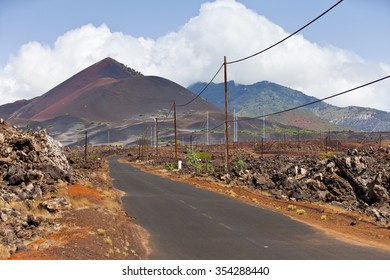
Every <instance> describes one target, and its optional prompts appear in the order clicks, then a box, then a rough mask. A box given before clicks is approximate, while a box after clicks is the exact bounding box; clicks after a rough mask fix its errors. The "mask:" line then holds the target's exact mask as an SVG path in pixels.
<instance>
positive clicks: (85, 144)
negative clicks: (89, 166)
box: [84, 130, 88, 161]
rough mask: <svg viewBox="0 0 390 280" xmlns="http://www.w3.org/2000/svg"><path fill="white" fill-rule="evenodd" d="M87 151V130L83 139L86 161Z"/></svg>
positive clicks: (85, 158)
mask: <svg viewBox="0 0 390 280" xmlns="http://www.w3.org/2000/svg"><path fill="white" fill-rule="evenodd" d="M87 153H88V131H87V130H86V131H85V140H84V160H85V161H87Z"/></svg>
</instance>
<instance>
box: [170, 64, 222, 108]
mask: <svg viewBox="0 0 390 280" xmlns="http://www.w3.org/2000/svg"><path fill="white" fill-rule="evenodd" d="M222 67H223V64H222V65H221V66H220V67H219V69H218V71H217V72H216V73H215V74H214V76H213V78H212V79H211V80H210V82H209V83H208V84H207V85H206V86H205V87H204V88H203V89H202V90H201V91H200V92H199V93H198V94H197V95H196V96H195V97H194V98H193V99H191V100H190V101H188V102H187V103H184V104H180V105H176V106H177V107H184V106H187V105H188V104H190V103H192V102H194V101H195V100H196V99H198V98H199V97H200V96H201V95H202V93H203V92H205V90H206V89H207V88H208V87H209V86H210V85H211V83H212V82H213V81H214V79H215V78H216V77H217V75H218V74H219V72H220V71H221V69H222Z"/></svg>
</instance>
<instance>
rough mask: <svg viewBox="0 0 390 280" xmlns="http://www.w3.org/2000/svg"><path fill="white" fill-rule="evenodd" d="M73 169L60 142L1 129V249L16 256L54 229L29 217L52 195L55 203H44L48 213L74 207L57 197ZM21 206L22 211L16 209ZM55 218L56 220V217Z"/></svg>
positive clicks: (5, 126) (38, 134)
mask: <svg viewBox="0 0 390 280" xmlns="http://www.w3.org/2000/svg"><path fill="white" fill-rule="evenodd" d="M70 172H71V170H70V167H69V164H68V162H67V160H66V157H65V155H64V153H63V152H62V148H61V145H60V143H59V142H57V141H55V140H53V138H51V137H50V136H48V135H47V134H46V132H45V131H39V132H34V133H23V132H21V131H19V130H18V129H17V128H16V127H13V126H11V125H9V124H7V123H4V122H1V125H0V204H1V206H2V208H0V249H1V248H5V250H6V251H8V252H10V253H13V252H15V251H16V250H18V249H17V248H19V249H21V248H23V244H24V242H26V241H29V240H31V239H32V238H34V237H37V236H40V235H41V234H42V233H43V232H46V231H47V230H49V228H51V226H50V222H49V221H50V220H51V219H52V218H50V217H48V218H45V219H41V218H37V217H35V216H33V215H31V214H30V215H29V213H31V212H29V211H30V210H34V209H33V208H34V207H36V205H37V204H38V203H36V201H35V200H36V199H42V197H43V195H45V194H49V195H50V196H51V197H53V199H51V200H49V201H46V203H43V205H45V206H44V207H46V209H48V211H52V212H55V211H62V210H66V209H69V207H71V205H70V203H69V202H67V201H66V200H64V199H61V198H55V197H56V195H57V194H56V192H57V188H56V184H57V183H58V182H60V181H67V180H69V179H70V175H71V174H70ZM13 203H17V204H18V205H20V206H21V208H20V209H21V210H20V211H18V210H15V209H12V207H11V206H10V205H13ZM53 218H54V217H53Z"/></svg>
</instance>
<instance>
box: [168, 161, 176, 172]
mask: <svg viewBox="0 0 390 280" xmlns="http://www.w3.org/2000/svg"><path fill="white" fill-rule="evenodd" d="M165 169H166V170H168V171H173V170H175V169H177V164H176V162H168V163H166V164H165Z"/></svg>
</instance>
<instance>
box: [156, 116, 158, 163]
mask: <svg viewBox="0 0 390 280" xmlns="http://www.w3.org/2000/svg"><path fill="white" fill-rule="evenodd" d="M156 155H157V156H158V118H156Z"/></svg>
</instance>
